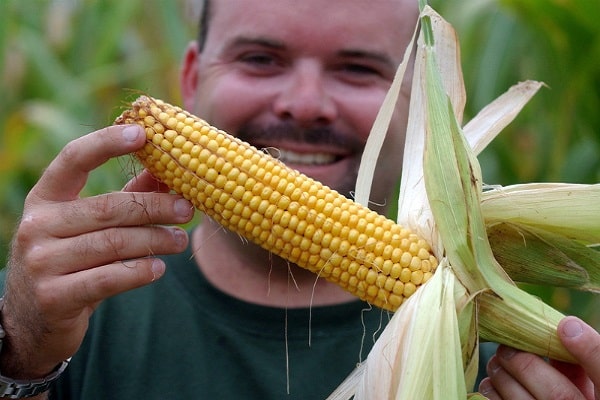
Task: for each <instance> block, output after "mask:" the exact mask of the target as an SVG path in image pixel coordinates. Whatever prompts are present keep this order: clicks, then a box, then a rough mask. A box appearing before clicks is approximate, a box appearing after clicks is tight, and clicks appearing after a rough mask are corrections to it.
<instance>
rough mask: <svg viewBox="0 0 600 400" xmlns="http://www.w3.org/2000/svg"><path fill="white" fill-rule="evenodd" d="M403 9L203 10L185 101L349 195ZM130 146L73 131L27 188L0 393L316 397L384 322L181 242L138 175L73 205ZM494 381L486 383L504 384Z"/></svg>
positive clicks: (199, 236) (386, 175)
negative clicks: (95, 173)
mask: <svg viewBox="0 0 600 400" xmlns="http://www.w3.org/2000/svg"><path fill="white" fill-rule="evenodd" d="M417 14H418V13H417V2H416V1H415V0H375V1H366V0H302V1H298V0H210V2H209V3H207V4H206V7H205V8H204V13H203V16H202V24H201V34H200V36H199V38H198V40H197V41H194V42H192V43H190V45H189V46H188V48H187V51H186V53H185V56H184V59H183V68H182V73H181V88H182V93H183V101H184V104H185V107H186V108H187V109H188V110H190V111H192V112H193V113H196V114H198V115H199V116H201V117H203V118H205V119H207V120H208V121H209V122H210V123H211V124H213V125H215V126H217V127H219V128H221V129H224V130H226V131H228V132H229V133H231V134H234V135H237V136H239V137H241V138H242V139H245V140H247V141H249V142H251V143H252V144H254V145H256V146H258V147H262V148H265V149H268V150H269V151H270V152H272V153H273V154H274V155H276V156H277V157H279V158H280V159H281V160H282V161H284V162H286V163H287V164H289V165H290V166H292V167H294V168H297V169H298V170H300V171H302V172H304V173H306V174H307V175H310V176H312V177H313V178H316V179H318V180H320V181H322V182H323V183H325V184H327V185H329V186H331V187H333V188H335V189H337V190H338V191H340V192H341V193H343V194H345V195H347V196H351V191H352V190H353V189H354V185H355V181H356V175H357V171H358V166H359V163H360V158H361V153H362V150H363V147H364V145H365V142H366V140H367V137H368V135H369V131H370V129H371V125H372V124H373V121H374V119H375V116H376V114H377V112H378V110H379V107H380V106H381V104H382V102H383V100H384V97H385V94H386V92H387V90H388V88H389V86H390V84H391V82H392V78H393V76H394V72H395V70H396V67H397V66H398V64H399V63H400V61H401V59H402V56H403V52H404V48H405V47H406V45H407V44H408V42H409V40H410V37H411V34H412V32H413V29H414V26H415V23H416V19H417ZM407 108H408V90H407V89H406V88H405V90H404V91H403V93H402V96H401V97H400V100H399V102H398V106H397V110H396V111H397V112H396V115H395V116H394V118H393V121H392V124H391V128H390V131H389V132H388V136H387V142H386V143H385V145H384V147H383V151H382V154H381V156H380V163H379V167H378V169H377V171H376V175H375V182H374V185H373V190H372V200H373V202H374V203H376V204H386V203H387V204H390V196H391V195H392V192H393V188H394V186H395V184H396V182H397V179H398V178H399V176H400V166H401V164H402V156H401V154H402V148H403V142H404V134H405V131H404V130H405V125H406V120H407ZM144 142H145V134H144V132H143V131H142V130H141V129H140V128H139V127H138V126H110V127H107V128H104V129H101V130H98V131H96V132H92V133H90V134H88V135H86V136H83V137H81V138H79V139H76V140H74V141H72V142H70V143H68V144H67V145H66V146H65V148H64V149H63V150H62V151H61V152H60V153H59V155H58V156H57V157H56V159H54V160H53V162H52V163H51V164H50V166H49V167H48V168H47V169H46V170H45V172H44V174H43V175H42V177H41V178H40V180H39V181H38V183H37V184H36V185H35V186H34V188H33V189H32V190H31V192H30V193H29V195H28V196H27V199H26V202H25V205H24V210H23V217H22V219H21V222H20V224H19V226H18V228H17V230H16V234H15V237H14V240H13V244H12V249H11V255H10V259H9V262H8V274H7V275H6V279H5V282H4V283H5V292H4V297H3V302H0V304H2V303H3V306H2V307H0V308H1V319H0V322H1V323H2V325H3V327H4V332H5V336H4V337H2V336H1V335H0V340H1V344H2V346H1V352H0V373H1V375H0V393H2V394H3V395H5V396H7V397H10V398H20V397H31V396H35V397H36V398H46V397H47V396H48V394H49V393H50V397H51V398H53V399H86V400H90V399H117V400H118V399H128V400H129V399H148V400H149V399H192V398H207V399H245V400H247V399H261V400H264V399H281V398H286V399H324V398H326V397H327V395H328V394H329V393H331V392H332V391H333V390H334V388H335V387H337V386H338V385H339V384H340V383H341V382H342V380H343V379H344V378H345V377H346V376H347V375H348V374H349V373H350V372H351V371H352V370H353V369H354V367H355V365H356V363H357V362H359V361H360V360H361V359H362V358H364V357H365V356H366V354H367V352H368V350H369V349H370V347H371V345H372V343H373V339H374V338H375V337H376V334H377V332H379V331H381V329H382V328H383V326H384V325H385V323H386V322H387V318H388V316H387V315H386V314H385V313H384V312H382V311H379V310H376V309H372V308H371V307H370V306H369V305H368V304H365V303H363V302H361V301H359V300H356V299H355V298H354V297H352V296H351V295H350V294H348V293H347V292H345V291H343V290H342V289H340V288H339V287H337V286H336V285H334V284H331V283H328V282H326V281H324V280H321V279H317V277H315V276H314V275H313V274H311V273H309V272H307V271H305V270H302V269H300V268H299V267H297V266H295V265H292V264H289V263H287V262H285V261H283V260H282V259H280V258H278V257H276V256H274V255H272V254H270V253H268V252H266V251H265V250H262V249H261V248H259V247H257V246H255V245H253V244H250V243H247V242H246V241H244V240H242V239H241V238H240V237H239V236H237V235H235V234H232V233H230V232H227V231H225V230H224V229H223V228H221V227H220V226H218V225H217V224H216V223H215V222H214V221H212V220H210V219H208V218H204V220H203V221H202V223H201V224H199V226H197V227H196V228H194V229H192V230H191V231H190V232H191V238H189V237H188V232H186V231H184V230H183V229H181V228H179V227H176V226H172V225H176V224H183V223H186V222H189V221H190V220H191V218H192V216H193V209H192V207H191V204H190V203H189V202H188V201H186V200H184V199H183V198H181V197H180V196H178V195H174V194H170V193H167V191H166V188H165V187H164V185H160V184H158V183H157V182H156V181H155V180H154V179H153V178H152V177H151V176H150V175H149V173H147V172H142V173H140V174H139V175H138V176H137V177H135V178H134V179H133V180H131V181H130V182H129V183H128V184H127V185H126V186H125V188H124V189H123V190H122V191H116V192H111V193H107V194H103V195H99V196H95V197H91V198H81V197H80V196H79V193H80V191H81V190H82V188H83V186H84V185H85V183H86V180H87V178H88V175H89V173H90V172H91V171H92V170H94V169H95V168H97V167H99V166H100V165H102V164H103V163H104V162H106V161H107V160H108V159H109V158H111V157H116V156H119V155H123V154H128V153H130V152H133V151H135V150H137V149H139V148H141V147H142V146H143V145H144ZM378 210H379V211H381V212H384V211H385V207H380V208H378ZM159 255H160V257H159ZM0 332H1V331H0ZM591 335H592V334H591V333H589V332H588V336H586V338H587V337H589V336H591ZM597 337H598V336H597V335H596V336H595V338H597ZM598 341H599V342H600V340H598ZM588 342H589V341H588ZM580 351H581V349H580ZM586 353H589V352H586ZM70 357H72V359H71V360H70V363H69V362H68V361H66V360H67V359H69V358H70ZM516 359H523V358H522V357H518V358H516ZM497 364H498V363H497ZM530 365H533V364H530ZM502 366H503V367H504V368H506V371H511V367H514V366H515V362H512V363H511V362H507V363H503V364H502ZM517 366H518V365H517ZM585 366H586V367H587V366H588V364H585ZM598 370H599V371H600V368H598ZM501 371H504V370H501ZM598 375H600V373H599V374H598ZM511 376H513V377H514V379H513V378H510V377H507V374H503V373H496V374H495V375H492V379H491V380H488V381H486V382H487V383H486V384H485V387H486V388H488V390H489V391H490V392H493V391H494V389H493V388H494V387H496V388H497V387H498V386H502V387H508V386H505V385H502V383H503V382H508V383H510V387H516V388H517V390H519V389H520V388H521V386H519V383H518V382H515V379H520V378H521V376H520V375H518V374H517V375H511ZM547 376H553V375H551V374H548V375H547ZM554 376H555V375H554ZM524 381H525V382H526V378H525V379H524ZM525 385H527V382H526V383H525ZM536 386H537V385H536ZM565 387H566V386H565ZM519 392H520V393H522V392H523V391H521V390H519ZM493 393H495V392H493ZM506 393H511V392H508V391H507V392H506ZM494 395H495V394H494ZM0 396H1V395H0Z"/></svg>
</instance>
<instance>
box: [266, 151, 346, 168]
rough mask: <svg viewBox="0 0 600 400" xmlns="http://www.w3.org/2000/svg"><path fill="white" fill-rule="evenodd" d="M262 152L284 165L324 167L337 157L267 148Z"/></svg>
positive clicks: (327, 154)
mask: <svg viewBox="0 0 600 400" xmlns="http://www.w3.org/2000/svg"><path fill="white" fill-rule="evenodd" d="M264 150H265V151H266V152H267V153H269V154H270V155H271V156H273V157H275V158H277V159H278V160H280V161H282V162H283V163H285V164H296V165H326V164H331V163H333V162H335V161H337V157H336V156H335V155H333V154H330V153H297V152H295V151H291V150H284V149H279V148H274V147H268V148H265V149H264Z"/></svg>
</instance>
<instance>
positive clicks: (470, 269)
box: [330, 1, 600, 400]
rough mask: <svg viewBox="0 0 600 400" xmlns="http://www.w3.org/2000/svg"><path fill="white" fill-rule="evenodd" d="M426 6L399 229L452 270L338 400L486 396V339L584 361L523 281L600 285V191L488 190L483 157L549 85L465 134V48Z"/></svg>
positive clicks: (423, 292)
mask: <svg viewBox="0 0 600 400" xmlns="http://www.w3.org/2000/svg"><path fill="white" fill-rule="evenodd" d="M420 6H421V11H422V12H421V17H420V22H421V30H420V36H419V39H418V40H419V41H418V49H417V53H416V55H415V60H416V62H415V75H414V77H413V87H412V94H411V105H410V113H409V124H408V134H407V138H406V147H405V152H404V165H403V171H402V185H401V188H400V196H399V200H398V204H399V213H398V222H399V223H400V224H403V225H405V226H408V227H409V228H411V229H412V230H414V231H416V232H417V233H418V234H420V235H421V236H423V237H424V238H426V239H427V240H428V241H430V244H431V245H432V248H433V249H434V252H435V254H436V256H437V257H438V259H440V260H441V262H440V266H439V267H438V270H437V271H436V272H435V274H434V277H433V278H432V279H431V280H430V281H429V282H428V283H426V284H425V285H423V287H422V288H421V289H419V290H418V291H417V293H416V294H415V295H413V296H412V297H411V298H409V299H408V301H406V302H405V304H404V305H403V306H402V307H400V309H399V310H398V311H396V313H395V314H394V316H393V318H392V319H391V321H390V323H389V324H388V326H387V327H386V328H385V330H384V332H383V334H382V336H381V338H380V339H378V341H377V342H376V343H375V346H374V347H373V349H372V351H371V352H370V354H369V356H368V357H367V359H366V360H365V362H364V363H362V364H361V365H360V366H358V367H357V369H356V370H355V371H354V372H353V373H352V374H351V375H350V376H349V377H348V379H347V380H346V381H345V382H344V383H343V384H342V385H341V386H340V387H339V388H338V390H336V391H335V392H334V393H333V394H332V396H331V397H330V399H349V398H350V397H351V396H354V398H355V399H357V400H359V399H418V398H424V399H464V398H470V399H479V398H484V397H483V396H482V395H480V394H478V393H470V394H469V393H468V391H470V390H472V389H473V388H472V385H473V383H474V380H475V376H476V373H477V369H476V368H477V361H478V343H479V338H482V339H484V340H493V341H496V342H499V343H503V344H506V345H509V346H513V347H516V348H519V349H522V350H525V351H529V352H533V353H537V354H540V355H543V356H548V357H550V358H553V359H559V360H564V361H572V358H571V356H570V354H568V352H566V350H565V349H564V347H563V346H562V344H561V343H560V341H559V340H558V337H557V335H556V327H557V324H558V322H559V321H560V319H561V318H562V317H563V315H562V314H561V313H560V312H558V311H557V310H555V309H553V308H552V307H550V306H548V305H547V304H545V303H544V302H542V301H541V300H539V299H537V298H535V297H533V296H531V295H530V294H529V293H527V292H525V291H523V290H522V289H521V288H519V287H518V286H517V285H515V283H514V279H519V280H521V279H522V280H527V281H530V282H536V283H543V284H548V285H554V286H556V285H563V286H568V287H576V288H579V289H583V290H597V288H598V273H599V272H598V271H600V257H599V255H600V253H599V252H597V250H596V249H595V248H594V246H597V245H598V243H600V241H599V240H598V229H599V228H598V227H599V226H600V224H599V223H598V222H600V221H599V220H598V218H599V216H600V210H599V209H598V208H599V205H600V203H599V202H598V198H597V196H598V187H597V186H596V185H566V184H551V185H540V184H525V185H516V186H513V187H507V188H498V187H490V186H487V185H483V183H482V182H483V180H482V176H481V171H480V168H479V164H478V161H477V158H476V155H477V154H478V153H479V152H481V151H482V150H483V149H484V148H485V146H486V145H487V144H488V143H490V142H491V140H493V138H494V137H495V135H497V134H498V133H499V132H500V131H501V130H502V129H503V128H504V127H505V126H507V125H508V124H509V123H510V122H511V121H512V120H513V119H514V118H515V116H516V115H517V114H518V112H519V111H520V110H521V109H522V108H523V107H524V106H525V104H526V103H527V101H528V100H529V99H530V98H531V97H532V96H533V94H535V93H536V92H537V91H538V90H539V88H540V87H542V84H541V83H539V82H533V81H527V82H522V83H519V84H517V85H515V86H514V87H512V88H510V89H509V90H508V91H507V92H506V93H504V94H503V95H502V96H500V97H499V98H498V99H496V100H495V101H493V102H492V103H491V104H490V105H489V106H487V107H485V108H484V109H483V110H482V111H481V112H480V113H479V114H478V115H477V116H476V117H475V118H474V119H473V120H472V121H470V122H469V123H468V124H467V125H466V126H465V127H464V128H463V127H462V126H461V124H462V121H461V119H462V110H463V108H464V101H465V99H464V85H463V82H462V74H461V72H460V56H459V51H458V40H457V38H456V35H455V33H454V31H453V29H452V27H451V26H450V25H449V24H448V23H447V22H446V21H444V20H443V19H442V18H441V17H440V16H439V15H438V14H437V13H435V11H434V10H433V9H431V8H430V7H428V6H427V5H426V4H425V2H424V1H422V2H420ZM410 47H412V45H411V46H410ZM442 72H443V73H442ZM392 86H394V85H392ZM392 97H393V96H390V98H392ZM388 108H389V104H388ZM379 129H381V128H379ZM369 140H370V139H369ZM379 140H382V139H381V138H379ZM371 159H374V158H373V157H372V158H371ZM361 169H362V166H361ZM373 169H374V168H373V167H371V168H370V171H372V170H373ZM367 175H368V174H367ZM365 179H366V178H365ZM361 190H362V189H361V188H360V187H357V193H360V192H361ZM369 190H370V186H369V187H368V189H367V190H366V192H363V193H362V194H361V196H367V197H368V191H369ZM362 198H363V199H364V198H365V197H362ZM571 204H572V205H573V207H571V206H570V205H571ZM567 205H569V207H567ZM565 208H569V210H568V211H567V212H566V213H565ZM561 214H562V215H561ZM528 266H529V267H528ZM450 293H452V295H450ZM417 353H418V355H417ZM457 370H459V373H457Z"/></svg>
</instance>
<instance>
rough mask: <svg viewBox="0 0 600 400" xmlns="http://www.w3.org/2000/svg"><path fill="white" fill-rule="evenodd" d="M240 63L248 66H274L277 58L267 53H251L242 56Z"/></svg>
mask: <svg viewBox="0 0 600 400" xmlns="http://www.w3.org/2000/svg"><path fill="white" fill-rule="evenodd" d="M240 61H241V62H243V63H246V64H255V65H274V64H275V57H273V56H272V55H270V54H267V53H249V54H244V55H242V56H241V57H240Z"/></svg>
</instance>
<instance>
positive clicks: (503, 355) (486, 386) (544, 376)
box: [480, 346, 586, 400]
mask: <svg viewBox="0 0 600 400" xmlns="http://www.w3.org/2000/svg"><path fill="white" fill-rule="evenodd" d="M487 373H488V376H489V380H486V381H485V382H482V385H483V386H480V390H481V391H482V394H484V395H486V396H487V397H489V398H490V399H495V398H502V399H515V400H521V399H522V400H525V399H548V398H552V399H563V398H564V399H567V398H568V399H573V400H578V399H579V400H585V398H586V397H584V395H583V393H582V392H581V391H580V390H579V388H578V387H576V386H575V385H574V384H573V383H572V382H571V381H570V380H569V378H567V377H566V376H565V375H563V374H562V373H561V372H560V371H558V370H556V369H555V368H554V367H552V366H551V365H550V364H548V363H547V362H546V361H545V360H544V359H543V358H541V357H539V356H536V355H534V354H531V353H526V352H522V351H518V350H515V349H512V348H509V347H506V346H500V347H499V348H498V351H497V353H496V355H495V356H494V357H492V358H491V359H490V361H489V363H488V366H487ZM490 384H491V385H493V388H490ZM484 392H487V393H484Z"/></svg>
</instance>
